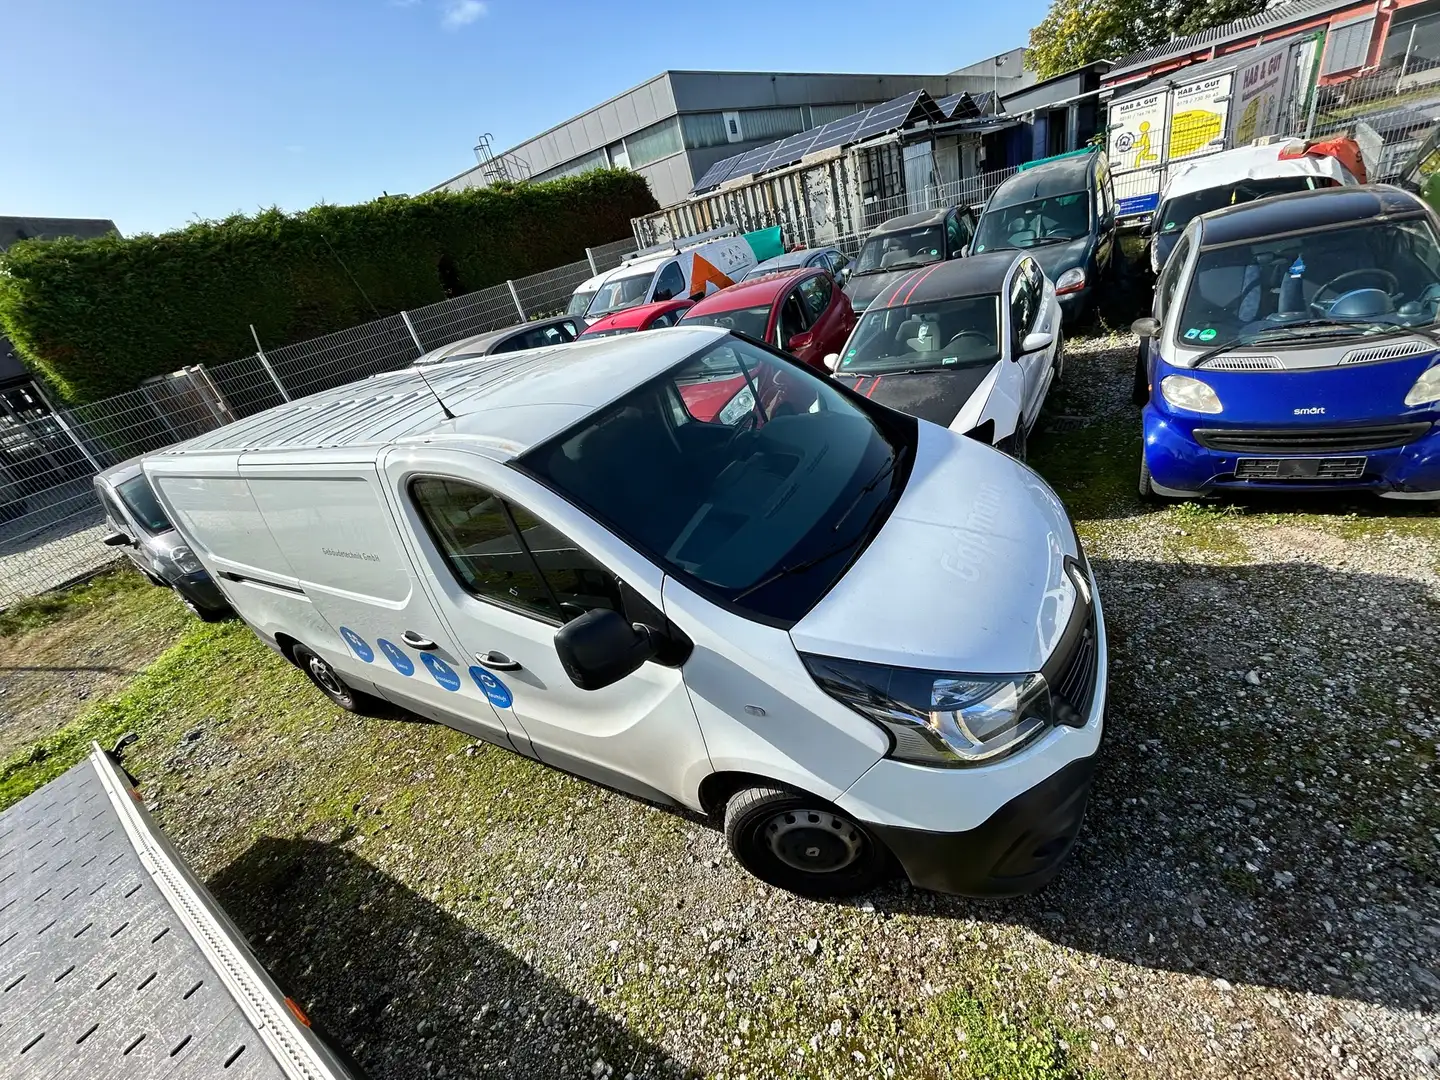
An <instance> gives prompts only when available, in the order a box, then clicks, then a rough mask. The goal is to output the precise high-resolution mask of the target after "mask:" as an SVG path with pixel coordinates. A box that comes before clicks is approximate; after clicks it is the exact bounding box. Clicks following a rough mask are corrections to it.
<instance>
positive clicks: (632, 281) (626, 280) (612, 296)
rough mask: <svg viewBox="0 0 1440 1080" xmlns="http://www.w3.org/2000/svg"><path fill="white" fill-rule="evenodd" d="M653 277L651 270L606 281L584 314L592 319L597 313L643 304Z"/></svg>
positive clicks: (606, 312) (606, 313)
mask: <svg viewBox="0 0 1440 1080" xmlns="http://www.w3.org/2000/svg"><path fill="white" fill-rule="evenodd" d="M654 279H655V272H654V271H653V270H651V271H646V272H645V273H643V274H627V275H626V276H625V277H618V278H614V279H613V280H611V281H607V282H606V283H605V284H604V285H601V286H600V288H599V289H598V290H596V292H595V298H594V299H593V300H591V301H590V308H589V310H588V311H587V312H586V314H587V315H589V316H590V318H592V319H593V318H595V317H596V316H599V315H609V314H610V313H611V312H612V311H623V310H625V309H626V308H632V307H635V306H637V305H639V304H643V303H644V302H645V296H646V294H648V293H649V292H650V282H652V281H653V280H654Z"/></svg>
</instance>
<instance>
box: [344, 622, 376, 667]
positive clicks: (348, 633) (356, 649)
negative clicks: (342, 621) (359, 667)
mask: <svg viewBox="0 0 1440 1080" xmlns="http://www.w3.org/2000/svg"><path fill="white" fill-rule="evenodd" d="M340 636H341V637H342V638H344V639H345V644H346V645H349V646H350V651H351V652H353V653H354V654H355V655H356V656H358V657H359V658H360V659H361V660H364V661H365V663H367V664H369V663H372V662H373V661H374V659H375V650H374V649H372V648H370V643H369V642H368V641H366V640H365V639H364V638H363V637H361V636H360V635H359V634H357V633H356V632H355V631H354V630H351V629H350V628H349V627H348V626H342V627H340Z"/></svg>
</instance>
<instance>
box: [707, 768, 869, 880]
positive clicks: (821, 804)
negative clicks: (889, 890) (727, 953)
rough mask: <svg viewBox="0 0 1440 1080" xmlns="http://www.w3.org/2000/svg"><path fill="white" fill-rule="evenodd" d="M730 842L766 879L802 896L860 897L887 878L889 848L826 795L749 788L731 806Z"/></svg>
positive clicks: (727, 811)
mask: <svg viewBox="0 0 1440 1080" xmlns="http://www.w3.org/2000/svg"><path fill="white" fill-rule="evenodd" d="M725 842H726V844H728V845H729V847H730V852H731V854H732V855H734V856H735V859H736V861H738V862H739V863H740V865H741V866H743V867H745V869H746V870H748V871H750V873H752V874H754V875H755V876H756V877H757V878H759V879H760V880H761V881H764V882H768V883H769V884H771V885H774V886H775V887H776V888H779V889H785V890H787V891H789V892H793V893H799V894H800V895H801V896H813V897H840V896H854V895H855V894H856V893H863V892H866V891H867V890H869V889H872V888H874V887H875V885H877V884H878V883H879V882H880V880H881V879H882V878H883V877H884V876H885V873H886V871H887V869H888V867H889V859H888V855H887V852H886V851H885V849H884V848H883V847H882V846H881V845H880V844H879V842H878V841H876V840H875V838H874V837H872V836H871V835H870V834H869V832H867V831H866V829H865V828H864V826H862V825H861V824H860V823H859V822H857V821H855V820H854V819H853V818H851V817H849V816H848V815H846V814H844V813H841V812H840V811H839V810H837V809H836V808H835V807H833V806H831V805H829V804H828V803H827V802H825V800H824V799H821V798H818V797H816V796H814V795H807V794H804V793H803V792H799V791H790V790H786V789H783V788H769V787H753V788H745V789H744V790H742V791H739V792H736V793H735V794H734V795H733V796H731V798H730V801H729V803H727V804H726V806H725Z"/></svg>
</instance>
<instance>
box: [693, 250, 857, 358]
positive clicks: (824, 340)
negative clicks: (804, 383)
mask: <svg viewBox="0 0 1440 1080" xmlns="http://www.w3.org/2000/svg"><path fill="white" fill-rule="evenodd" d="M683 321H684V322H687V323H704V324H705V325H707V326H723V327H724V328H725V329H727V330H737V331H739V332H740V333H742V334H745V335H747V336H749V337H752V338H755V339H756V340H757V341H764V342H768V343H769V344H772V345H774V346H775V347H776V348H779V349H783V350H784V351H785V352H788V353H789V354H790V355H791V356H793V357H795V359H797V360H800V361H802V362H804V363H806V364H809V365H810V366H811V367H813V368H814V369H815V370H816V371H819V372H822V373H824V374H826V375H828V374H829V372H828V371H827V370H826V368H825V364H824V359H825V356H826V354H827V353H838V352H839V351H840V350H841V348H842V347H843V346H844V344H845V339H846V338H848V337H849V336H850V331H851V330H853V329H854V328H855V311H854V309H853V308H851V307H850V300H849V298H848V297H847V296H846V295H845V294H844V292H842V291H841V290H840V287H839V286H838V285H836V284H835V279H834V278H832V277H831V276H830V275H829V273H827V272H826V271H824V270H819V269H816V268H815V267H804V268H802V269H799V270H786V271H782V272H781V273H778V274H770V275H768V276H766V277H762V278H755V279H754V280H753V281H742V282H741V283H740V284H739V285H731V286H730V287H729V288H728V289H721V290H720V291H719V292H716V293H711V294H710V295H709V296H707V297H705V299H703V300H701V301H700V302H699V303H698V304H696V305H695V306H694V307H692V308H691V309H690V310H689V311H687V312H685V315H684V317H683Z"/></svg>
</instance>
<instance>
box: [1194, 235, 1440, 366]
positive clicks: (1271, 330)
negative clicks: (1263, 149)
mask: <svg viewBox="0 0 1440 1080" xmlns="http://www.w3.org/2000/svg"><path fill="white" fill-rule="evenodd" d="M1183 288H1184V299H1183V301H1182V302H1180V303H1177V304H1175V305H1173V308H1172V310H1173V311H1175V312H1176V313H1177V315H1176V320H1177V321H1176V322H1175V324H1174V325H1175V333H1176V335H1177V337H1178V338H1179V340H1180V342H1181V343H1182V344H1184V345H1187V346H1189V347H1192V348H1218V347H1221V346H1224V345H1226V344H1227V343H1233V344H1240V343H1248V342H1257V341H1271V342H1276V343H1279V342H1282V341H1285V340H1287V339H1292V340H1308V339H1312V338H1317V337H1337V336H1339V337H1343V336H1353V335H1357V334H1384V333H1393V332H1395V331H1397V330H1403V329H1405V328H1408V327H1422V326H1424V327H1428V326H1433V325H1434V324H1435V320H1436V311H1437V307H1440V248H1437V244H1436V238H1435V234H1434V231H1433V230H1432V229H1431V227H1430V224H1429V223H1428V222H1427V221H1426V220H1425V219H1423V218H1419V217H1416V218H1410V219H1402V220H1398V221H1397V220H1389V221H1382V220H1372V221H1364V222H1360V223H1357V224H1347V225H1344V226H1342V227H1339V228H1327V229H1320V230H1314V231H1311V232H1306V233H1299V234H1291V235H1288V236H1284V237H1277V238H1274V239H1261V240H1254V241H1250V242H1246V243H1237V244H1230V245H1227V246H1225V247H1219V248H1212V249H1209V250H1202V251H1201V252H1200V256H1199V259H1198V261H1197V262H1196V266H1195V271H1194V273H1193V274H1192V275H1191V277H1190V280H1189V281H1188V282H1186V283H1184V285H1183ZM1166 321H1167V322H1169V321H1170V317H1168V316H1167V320H1166Z"/></svg>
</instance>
